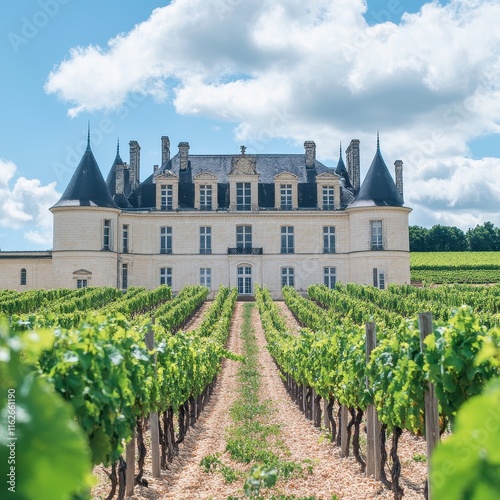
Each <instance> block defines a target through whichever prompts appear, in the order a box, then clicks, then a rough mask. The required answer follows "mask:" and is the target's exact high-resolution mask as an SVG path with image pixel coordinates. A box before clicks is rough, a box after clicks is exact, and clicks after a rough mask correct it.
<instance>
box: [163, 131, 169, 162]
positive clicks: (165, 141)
mask: <svg viewBox="0 0 500 500" xmlns="http://www.w3.org/2000/svg"><path fill="white" fill-rule="evenodd" d="M169 161H170V139H169V138H168V136H166V135H164V136H162V138H161V166H162V167H164V166H165V165H166V164H167V163H168V162H169Z"/></svg>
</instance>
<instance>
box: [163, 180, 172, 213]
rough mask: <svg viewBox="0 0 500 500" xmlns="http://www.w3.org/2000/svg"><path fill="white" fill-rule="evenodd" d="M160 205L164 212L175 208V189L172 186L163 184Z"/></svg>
mask: <svg viewBox="0 0 500 500" xmlns="http://www.w3.org/2000/svg"><path fill="white" fill-rule="evenodd" d="M160 205H161V209H162V210H172V209H173V208H174V188H173V186H172V184H162V186H161V201H160Z"/></svg>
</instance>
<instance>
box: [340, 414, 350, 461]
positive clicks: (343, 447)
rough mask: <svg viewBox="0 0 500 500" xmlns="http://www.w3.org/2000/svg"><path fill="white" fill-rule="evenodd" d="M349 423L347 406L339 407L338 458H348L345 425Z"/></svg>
mask: <svg viewBox="0 0 500 500" xmlns="http://www.w3.org/2000/svg"><path fill="white" fill-rule="evenodd" d="M348 423H349V412H348V411H347V406H345V405H340V457H341V458H346V457H348V456H349V440H348V433H347V424H348Z"/></svg>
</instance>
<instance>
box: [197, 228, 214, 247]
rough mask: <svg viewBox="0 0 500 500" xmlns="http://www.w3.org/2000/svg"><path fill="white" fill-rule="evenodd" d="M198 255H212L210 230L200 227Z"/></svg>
mask: <svg viewBox="0 0 500 500" xmlns="http://www.w3.org/2000/svg"><path fill="white" fill-rule="evenodd" d="M200 253H212V228H211V227H208V226H203V227H200Z"/></svg>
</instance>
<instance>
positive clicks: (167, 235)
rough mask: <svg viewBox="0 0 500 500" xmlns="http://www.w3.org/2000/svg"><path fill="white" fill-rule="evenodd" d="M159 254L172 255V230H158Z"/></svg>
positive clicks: (167, 228)
mask: <svg viewBox="0 0 500 500" xmlns="http://www.w3.org/2000/svg"><path fill="white" fill-rule="evenodd" d="M160 253H172V228H171V227H162V228H160Z"/></svg>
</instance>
